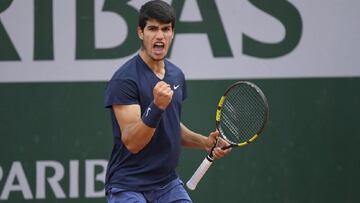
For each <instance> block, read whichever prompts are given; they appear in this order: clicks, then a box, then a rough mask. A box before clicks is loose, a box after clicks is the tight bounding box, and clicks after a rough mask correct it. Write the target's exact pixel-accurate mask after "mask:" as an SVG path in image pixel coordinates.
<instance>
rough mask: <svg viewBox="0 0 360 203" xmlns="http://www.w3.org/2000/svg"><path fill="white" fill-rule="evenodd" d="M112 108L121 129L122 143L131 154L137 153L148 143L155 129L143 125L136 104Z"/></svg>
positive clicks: (138, 107)
mask: <svg viewBox="0 0 360 203" xmlns="http://www.w3.org/2000/svg"><path fill="white" fill-rule="evenodd" d="M112 108H113V110H114V113H115V117H116V120H117V122H118V124H119V126H120V129H121V140H122V142H123V143H124V145H125V147H126V148H127V149H128V150H129V151H130V152H131V153H134V154H136V153H138V152H139V151H140V150H142V149H143V148H144V147H145V146H146V145H147V144H148V143H149V142H150V140H151V138H152V136H153V135H154V132H155V129H156V128H151V127H149V126H147V125H145V124H144V122H143V121H142V120H141V115H140V114H141V110H140V106H139V105H138V104H132V105H113V106H112Z"/></svg>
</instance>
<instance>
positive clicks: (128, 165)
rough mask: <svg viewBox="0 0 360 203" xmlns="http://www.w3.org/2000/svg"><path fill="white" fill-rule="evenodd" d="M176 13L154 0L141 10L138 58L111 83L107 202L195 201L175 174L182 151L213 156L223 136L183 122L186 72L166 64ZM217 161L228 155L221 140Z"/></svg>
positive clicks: (108, 94) (107, 102)
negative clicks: (204, 132) (200, 131)
mask: <svg viewBox="0 0 360 203" xmlns="http://www.w3.org/2000/svg"><path fill="white" fill-rule="evenodd" d="M174 27H175V13H174V10H173V9H172V7H171V6H170V5H168V4H167V3H165V2H163V1H160V0H155V1H150V2H147V3H145V4H144V5H143V6H142V7H141V9H140V16H139V25H138V27H137V34H138V37H139V39H140V40H141V41H142V46H141V50H140V52H139V54H138V55H136V56H135V57H133V58H132V59H130V60H129V61H127V62H126V63H125V64H124V65H123V66H122V67H121V68H119V69H118V70H117V71H116V72H115V74H114V75H113V77H112V79H111V80H110V81H109V83H108V85H107V88H106V92H105V106H106V107H107V108H109V109H110V112H111V120H112V126H113V133H114V145H113V151H112V154H111V157H110V160H109V164H108V169H107V175H106V183H105V187H106V193H107V199H108V202H109V203H110V202H111V203H112V202H126V203H132V202H144V203H145V202H159V203H162V202H163V203H168V202H191V199H190V197H189V195H188V194H187V192H186V191H185V189H184V187H183V184H182V181H181V180H180V179H179V177H178V175H177V174H176V172H175V169H176V167H177V164H178V161H179V154H180V148H181V146H186V147H192V148H198V149H203V150H207V151H209V150H210V149H211V148H212V146H213V144H214V143H215V140H216V139H217V137H218V136H219V133H218V132H217V131H215V132H212V133H210V135H209V136H208V137H206V136H203V135H200V134H198V133H195V132H193V131H191V130H190V129H188V128H187V127H186V126H185V125H183V124H182V123H181V122H180V117H181V104H182V102H183V100H184V99H185V98H186V81H185V76H184V74H183V72H182V71H181V70H180V69H179V68H178V67H177V66H175V65H174V64H172V63H171V62H169V61H168V60H166V59H165V57H166V54H167V52H168V50H169V47H170V45H171V42H172V39H173V37H174ZM219 143H220V145H219V146H218V147H217V148H215V150H214V153H213V154H214V157H215V158H221V157H223V156H224V155H226V154H227V153H228V152H229V150H222V149H221V148H220V147H221V146H224V145H226V142H225V141H223V140H221V141H220V142H219Z"/></svg>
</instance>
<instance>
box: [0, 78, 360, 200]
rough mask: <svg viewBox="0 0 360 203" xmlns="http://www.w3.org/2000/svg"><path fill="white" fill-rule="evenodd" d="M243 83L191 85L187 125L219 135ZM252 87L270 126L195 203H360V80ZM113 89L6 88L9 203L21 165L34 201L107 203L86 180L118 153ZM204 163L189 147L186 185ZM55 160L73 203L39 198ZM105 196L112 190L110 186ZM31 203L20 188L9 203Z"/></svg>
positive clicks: (2, 132) (0, 131) (205, 184)
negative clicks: (108, 106) (88, 171)
mask: <svg viewBox="0 0 360 203" xmlns="http://www.w3.org/2000/svg"><path fill="white" fill-rule="evenodd" d="M234 81H235V80H223V81H219V80H216V81H215V80H214V81H205V80H204V81H202V80H201V81H188V91H189V95H188V99H187V100H186V102H185V104H184V111H183V117H182V120H183V122H184V123H185V124H186V125H187V126H188V127H190V128H192V129H193V130H196V131H199V132H201V133H203V134H208V132H209V131H212V130H213V129H214V128H215V121H214V115H215V107H216V104H217V100H218V99H219V96H220V95H221V94H222V92H223V91H224V90H225V89H226V87H227V86H229V85H230V84H231V83H233V82H234ZM252 81H253V82H255V83H256V84H258V85H259V86H260V87H261V88H262V89H263V91H264V92H265V94H266V95H267V97H268V100H269V105H270V121H269V125H268V128H267V129H266V131H265V133H264V134H263V135H262V136H261V137H259V139H258V140H257V142H255V143H254V144H253V145H250V146H247V147H245V148H239V149H233V151H232V153H231V155H229V156H227V157H225V158H223V159H221V160H218V161H216V162H215V163H214V164H213V166H212V167H211V168H210V170H209V171H208V173H207V174H206V175H205V178H204V179H203V180H202V181H201V182H200V183H199V185H198V187H197V189H196V190H195V191H190V192H189V193H190V195H191V197H192V198H193V200H194V202H207V203H211V202H214V203H215V202H228V203H231V202H234V203H235V202H274V203H275V202H359V201H360V195H359V194H358V191H359V189H360V175H359V171H360V159H359V158H358V155H359V154H360V149H359V147H358V145H359V144H360V137H359V135H360V126H359V118H358V115H360V107H359V104H360V94H359V90H360V78H313V79H267V80H252ZM104 88H105V83H104V82H89V83H2V84H0V95H1V96H0V197H1V195H2V193H3V191H4V185H5V184H6V183H5V182H6V180H7V179H8V178H9V171H10V168H11V166H12V165H13V163H14V162H17V161H18V162H20V163H21V165H22V167H23V171H24V173H25V176H26V179H27V181H28V184H29V187H30V190H31V193H32V196H33V198H32V199H30V200H26V202H29V203H30V202H105V199H104V197H94V198H86V195H85V187H86V186H85V182H86V181H85V179H86V178H85V175H84V173H85V163H86V161H87V160H103V159H107V158H108V155H109V153H110V151H111V140H112V135H111V126H110V120H109V114H108V112H107V111H106V110H105V109H103V107H102V102H103V91H104ZM204 156H205V152H201V151H196V150H191V149H184V150H183V153H182V157H181V165H180V166H179V168H178V171H179V173H180V175H181V176H182V178H183V180H184V181H186V180H188V179H189V178H190V176H191V175H192V173H193V172H194V170H195V169H196V168H197V167H198V165H199V164H200V162H201V161H202V159H203V158H204ZM46 160H53V161H57V162H59V163H61V164H62V166H63V167H64V177H63V179H61V181H60V185H61V187H62V189H63V190H64V192H65V195H66V197H65V198H64V199H57V198H55V196H54V193H53V192H52V189H51V188H50V186H49V185H48V184H47V186H46V198H45V199H43V200H39V199H36V189H37V180H36V173H37V171H36V162H38V161H46ZM71 160H77V161H78V163H79V168H78V171H79V177H78V179H79V181H78V182H79V186H78V190H79V194H78V197H76V198H70V197H69V194H70V191H69V190H70V189H69V185H70V183H69V182H70V181H69V180H70V179H71V177H70V172H69V167H70V166H69V165H70V161H71ZM95 169H96V170H95V174H98V173H101V172H102V169H101V168H95ZM53 174H54V171H52V170H48V171H46V175H47V176H49V177H51V176H52V175H53ZM18 182H19V180H15V182H13V185H16V184H19V183H18ZM95 189H96V190H101V189H102V182H101V181H96V183H95ZM0 201H1V200H0ZM23 201H24V202H25V200H24V197H23V195H22V193H21V192H16V191H15V192H10V194H9V197H8V198H7V199H6V200H4V201H3V202H23Z"/></svg>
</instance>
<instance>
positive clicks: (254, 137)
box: [237, 134, 258, 147]
mask: <svg viewBox="0 0 360 203" xmlns="http://www.w3.org/2000/svg"><path fill="white" fill-rule="evenodd" d="M257 137H258V134H255V135H254V136H253V137H252V138H251V139H250V140H249V141H246V142H242V143H239V144H238V145H237V146H238V147H242V146H245V145H247V144H249V143H250V142H252V141H254V140H255V139H256V138H257Z"/></svg>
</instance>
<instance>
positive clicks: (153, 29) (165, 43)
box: [137, 19, 174, 61]
mask: <svg viewBox="0 0 360 203" xmlns="http://www.w3.org/2000/svg"><path fill="white" fill-rule="evenodd" d="M137 31H138V35H139V38H140V39H142V40H143V47H142V51H143V52H145V55H146V56H147V57H148V59H152V60H154V61H159V60H163V59H164V58H165V56H166V54H167V52H168V50H169V47H170V45H171V41H172V38H173V36H174V30H173V29H172V27H171V23H166V24H164V23H161V22H159V21H157V20H153V19H150V20H148V21H147V22H146V26H145V27H144V30H143V31H142V30H141V29H140V28H139V27H138V29H137Z"/></svg>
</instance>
